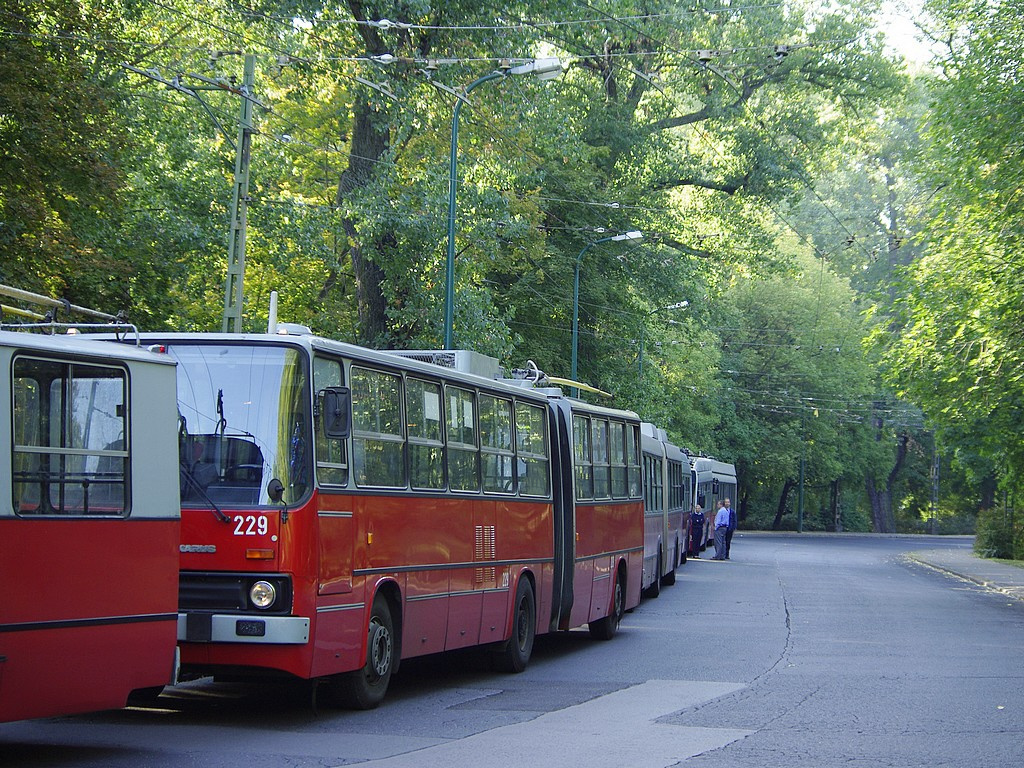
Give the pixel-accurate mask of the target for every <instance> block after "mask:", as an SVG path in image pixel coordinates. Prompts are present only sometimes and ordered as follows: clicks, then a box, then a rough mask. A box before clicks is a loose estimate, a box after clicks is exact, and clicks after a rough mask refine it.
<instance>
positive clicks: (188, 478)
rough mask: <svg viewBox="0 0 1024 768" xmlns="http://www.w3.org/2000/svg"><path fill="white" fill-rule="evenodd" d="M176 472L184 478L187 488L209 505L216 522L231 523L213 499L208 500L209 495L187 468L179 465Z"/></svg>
mask: <svg viewBox="0 0 1024 768" xmlns="http://www.w3.org/2000/svg"><path fill="white" fill-rule="evenodd" d="M178 470H179V472H180V473H181V476H182V477H183V478H185V482H186V483H188V484H189V486H190V487H191V488H192V489H193V490H194V491H195V492H196V493H198V494H199V495H200V496H202V498H203V501H205V502H206V503H207V504H209V505H210V510H211V511H212V512H213V514H215V515H216V516H217V519H218V520H220V521H221V522H222V523H227V522H230V521H231V518H229V517H228V516H227V515H225V514H224V513H223V512H222V511H221V508H220V507H218V506H217V502H215V501H214V500H213V499H211V498H210V494H208V493H207V492H206V489H205V488H203V484H202V483H200V482H199V481H198V480H196V478H195V476H194V475H193V474H192V472H191V470H189V468H188V467H186V466H184V465H180V466H179V467H178Z"/></svg>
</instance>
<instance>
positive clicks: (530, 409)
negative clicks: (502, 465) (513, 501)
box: [516, 403, 551, 496]
mask: <svg viewBox="0 0 1024 768" xmlns="http://www.w3.org/2000/svg"><path fill="white" fill-rule="evenodd" d="M547 429H548V421H547V417H546V414H545V412H544V409H543V408H542V407H540V406H536V405H530V404H529V403H516V459H517V462H518V473H519V494H520V495H521V496H547V495H548V494H549V493H551V462H550V460H549V459H548V439H547Z"/></svg>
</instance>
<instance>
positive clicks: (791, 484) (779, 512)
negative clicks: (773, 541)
mask: <svg viewBox="0 0 1024 768" xmlns="http://www.w3.org/2000/svg"><path fill="white" fill-rule="evenodd" d="M795 487H796V480H787V481H786V484H785V485H783V486H782V494H781V495H780V496H779V507H778V509H776V510H775V519H774V520H772V530H773V531H777V530H779V526H780V525H782V516H783V515H784V514H786V504H787V503H788V502H789V492H790V491H792V490H793V489H794V488H795Z"/></svg>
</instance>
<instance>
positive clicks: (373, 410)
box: [352, 366, 406, 488]
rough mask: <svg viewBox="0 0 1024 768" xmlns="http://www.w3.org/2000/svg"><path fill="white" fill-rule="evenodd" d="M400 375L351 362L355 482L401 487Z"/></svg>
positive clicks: (403, 474)
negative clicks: (361, 366)
mask: <svg viewBox="0 0 1024 768" xmlns="http://www.w3.org/2000/svg"><path fill="white" fill-rule="evenodd" d="M403 424H404V421H403V419H402V378H401V377H400V376H397V375H395V374H391V373H385V372H383V371H375V370H370V369H368V368H357V367H356V366H352V453H353V457H352V459H353V461H352V463H353V468H354V470H355V477H356V483H357V484H358V485H361V486H376V487H384V488H404V487H405V486H406V480H405V429H404V427H403Z"/></svg>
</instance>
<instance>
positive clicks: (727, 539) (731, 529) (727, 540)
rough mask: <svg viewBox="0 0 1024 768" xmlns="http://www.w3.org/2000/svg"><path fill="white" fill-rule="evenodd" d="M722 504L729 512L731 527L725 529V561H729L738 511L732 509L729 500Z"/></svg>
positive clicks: (724, 500) (723, 501)
mask: <svg viewBox="0 0 1024 768" xmlns="http://www.w3.org/2000/svg"><path fill="white" fill-rule="evenodd" d="M722 504H724V505H725V509H726V510H727V511H728V512H729V527H728V528H726V529H725V559H726V560H728V559H729V549H730V548H731V547H732V535H733V534H734V533H736V526H737V523H738V521H737V519H736V510H735V509H733V508H732V502H731V501H729V499H723V500H722Z"/></svg>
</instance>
